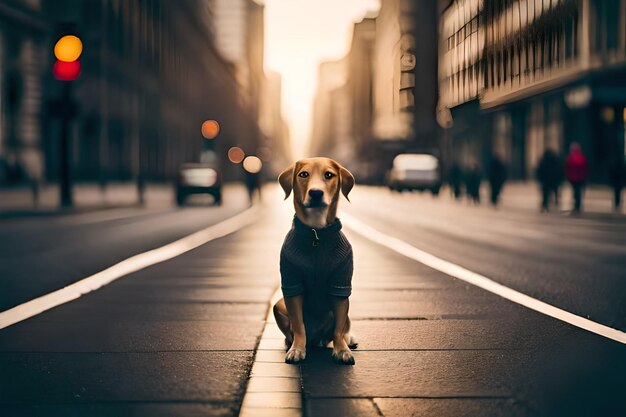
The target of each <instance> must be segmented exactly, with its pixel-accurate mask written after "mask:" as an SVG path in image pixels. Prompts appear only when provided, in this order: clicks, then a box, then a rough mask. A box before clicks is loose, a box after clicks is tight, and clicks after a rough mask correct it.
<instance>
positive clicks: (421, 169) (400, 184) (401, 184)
mask: <svg viewBox="0 0 626 417" xmlns="http://www.w3.org/2000/svg"><path fill="white" fill-rule="evenodd" d="M387 185H388V186H389V189H390V190H394V191H404V190H419V191H424V190H429V191H430V192H432V193H433V195H437V194H439V189H440V188H441V170H440V166H439V159H437V157H435V156H433V155H430V154H418V153H403V154H400V155H397V156H396V157H395V158H394V159H393V163H392V166H391V169H390V170H389V173H388V174H387Z"/></svg>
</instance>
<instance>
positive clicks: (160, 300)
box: [0, 185, 626, 417]
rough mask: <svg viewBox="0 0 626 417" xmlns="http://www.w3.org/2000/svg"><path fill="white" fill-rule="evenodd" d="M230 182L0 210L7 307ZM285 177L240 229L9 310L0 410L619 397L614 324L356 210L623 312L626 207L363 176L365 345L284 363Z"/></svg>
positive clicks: (381, 406) (522, 412)
mask: <svg viewBox="0 0 626 417" xmlns="http://www.w3.org/2000/svg"><path fill="white" fill-rule="evenodd" d="M227 191H228V192H227V193H225V197H224V205H223V206H221V207H209V206H193V207H186V208H183V209H178V208H172V207H170V206H167V205H164V206H162V207H157V208H150V209H141V208H128V209H123V210H122V211H121V210H120V209H115V210H110V211H109V212H107V211H102V212H93V213H85V214H74V215H66V216H56V217H55V216H45V217H29V218H17V219H3V220H2V221H0V238H1V240H0V242H2V243H1V244H0V245H1V249H0V256H1V260H0V276H1V277H2V280H1V281H0V286H1V287H0V295H1V306H0V310H1V311H5V310H8V309H10V308H12V307H15V306H17V305H20V304H22V303H24V302H27V301H29V300H32V299H34V298H36V297H39V296H41V295H44V294H47V293H50V292H53V291H56V290H59V289H61V288H63V287H64V286H66V285H69V284H71V283H74V282H77V281H79V280H81V279H83V278H86V277H88V276H90V275H92V274H95V273H96V272H98V271H100V270H102V269H104V268H107V267H109V266H112V265H114V264H116V263H118V262H120V261H122V260H124V259H127V258H129V257H131V256H134V255H137V254H140V253H144V252H146V251H148V250H150V249H154V248H158V247H161V246H163V245H165V244H168V243H171V242H173V241H176V240H178V239H181V238H183V237H184V236H187V235H189V234H191V233H193V232H196V231H198V230H200V229H203V228H206V227H207V226H211V225H216V224H219V223H220V222H222V221H223V220H225V219H227V218H231V217H233V216H234V215H236V214H238V213H241V212H244V211H245V210H247V208H248V202H247V196H246V195H245V191H244V190H243V189H242V188H238V187H233V188H229V189H228V190H227ZM444 191H446V190H444ZM281 193H282V192H279V188H278V187H277V186H275V185H270V186H267V187H266V188H265V189H264V192H263V203H262V204H260V205H257V206H255V207H253V208H252V210H254V211H253V212H252V213H254V216H255V220H254V221H253V222H252V223H251V224H249V225H242V227H241V228H240V229H239V230H237V231H235V232H234V233H232V234H229V235H227V236H225V237H220V238H215V239H211V240H209V241H208V242H207V243H205V244H202V245H201V246H199V247H197V248H195V249H192V250H189V251H188V252H186V253H183V254H181V255H179V256H175V257H173V258H172V259H169V260H166V261H164V262H160V263H155V264H153V265H151V266H148V267H146V268H144V269H141V270H139V271H137V272H134V273H131V274H129V275H125V276H120V277H119V279H117V280H115V281H114V282H112V283H111V284H109V285H106V286H105V287H103V288H101V289H98V290H96V291H93V292H90V293H88V294H85V295H83V296H82V297H80V298H78V299H76V300H74V301H70V302H67V303H64V304H61V305H58V306H57V307H55V308H53V309H50V310H48V311H44V312H43V313H41V314H38V315H35V316H34V317H32V318H29V319H27V320H24V321H20V322H17V323H15V324H13V325H10V326H8V327H6V328H4V329H2V330H0V368H1V369H2V370H3V371H2V373H1V374H0V414H2V415H7V416H31V415H32V416H48V415H50V416H52V415H55V416H56V415H63V416H73V415H76V416H79V415H80V416H83V415H90V416H91V415H96V416H98V415H102V416H105V415H106V416H109V415H116V416H126V415H151V416H160V415H163V416H165V415H167V416H172V415H181V416H182V415H185V416H196V415H198V416H200V415H215V416H222V415H224V416H227V415H237V414H238V413H241V414H240V415H242V416H249V415H272V416H283V415H285V416H288V415H289V416H296V415H305V416H349V415H358V416H370V415H371V416H381V415H382V416H386V417H388V416H407V415H412V416H426V415H429V416H430V415H437V416H459V415H467V416H470V415H471V416H476V415H488V416H560V415H564V416H574V415H576V416H578V415H580V416H604V415H606V416H617V415H624V414H626V401H625V400H624V397H623V392H624V390H625V389H626V382H625V381H626V380H625V379H624V377H623V376H624V374H625V373H626V347H625V346H624V344H623V343H620V342H617V341H614V340H610V339H608V338H606V337H603V336H600V335H598V334H595V333H593V332H590V331H587V330H583V329H580V328H578V327H575V326H573V325H571V324H568V323H565V322H563V321H561V320H557V319H555V318H552V317H550V316H548V315H545V314H542V313H540V312H537V311H533V310H530V309H528V308H526V307H523V306H521V305H519V304H517V303H514V302H511V301H508V300H506V299H504V298H501V297H499V296H498V295H495V294H493V293H491V292H488V291H485V290H483V289H480V288H477V287H475V286H473V285H470V284H468V283H466V282H464V281H461V280H459V279H456V278H453V277H451V276H449V275H446V274H444V273H442V272H440V271H438V270H436V269H433V268H430V267H427V266H425V265H423V264H421V263H419V262H416V261H415V260H413V259H410V258H408V257H406V256H403V255H402V254H400V253H398V252H397V251H394V250H391V249H390V248H389V247H385V246H383V245H381V244H379V243H380V242H376V240H375V239H373V238H372V237H368V236H367V233H362V232H361V231H359V230H355V229H354V225H355V224H358V223H355V222H354V221H352V222H351V221H350V220H351V219H352V220H358V221H360V222H361V223H363V224H366V225H367V226H369V227H371V228H373V229H376V230H377V231H378V232H381V233H384V234H386V235H388V236H390V237H394V238H397V239H400V240H402V241H404V242H406V243H408V244H410V245H412V246H414V247H415V248H418V249H420V250H422V251H425V252H427V253H429V254H431V255H434V256H435V257H438V258H440V259H442V260H445V261H448V262H451V263H453V264H455V265H458V266H460V267H463V268H466V269H468V270H470V271H472V272H475V273H478V274H481V275H482V276H484V277H487V278H489V279H491V280H493V281H495V282H497V283H499V284H502V285H504V286H506V287H508V288H511V289H514V290H517V291H519V292H521V293H523V294H526V295H528V296H530V297H532V298H534V299H536V300H539V301H543V302H545V303H547V304H550V305H552V306H554V307H558V308H560V309H563V310H566V311H568V312H571V313H574V314H576V315H578V316H580V317H584V318H588V319H590V320H591V321H594V322H596V323H598V324H601V325H605V326H609V327H612V328H615V329H618V330H621V331H622V332H623V331H625V330H626V304H625V301H624V297H623V294H624V291H625V290H626V284H624V282H623V277H624V275H625V274H624V273H625V271H626V264H625V263H624V259H626V237H625V236H626V235H625V233H624V232H625V231H626V217H624V216H621V215H608V214H607V215H602V214H583V215H581V216H580V217H575V216H568V215H565V214H563V213H548V214H540V213H539V212H538V210H536V208H529V209H517V210H514V209H510V208H508V207H507V206H506V204H505V205H504V206H503V207H502V208H500V209H493V208H491V207H488V206H487V205H482V206H471V205H469V204H468V203H466V202H465V201H461V202H457V201H453V200H452V199H451V198H450V197H449V196H448V194H447V193H446V192H442V195H441V196H440V197H439V198H434V197H432V196H430V195H429V194H426V193H425V194H420V193H392V192H390V191H389V190H387V189H386V188H380V187H365V186H361V187H359V186H357V187H356V188H355V190H354V191H353V193H352V194H351V195H350V199H351V201H352V203H348V202H346V201H345V200H343V201H342V202H341V206H340V208H341V210H343V211H341V210H340V218H343V217H342V216H344V217H345V222H344V229H343V230H344V233H345V234H346V236H347V237H348V239H349V240H350V242H351V244H352V246H353V248H354V254H355V274H354V279H353V288H354V290H353V295H352V296H351V298H350V317H351V319H352V322H353V329H354V331H355V333H356V335H357V338H358V340H359V347H358V349H357V350H356V351H355V359H356V365H355V366H354V367H342V366H338V365H335V364H333V362H332V361H331V358H330V350H328V349H322V348H319V349H312V350H311V351H310V352H309V355H308V357H307V360H306V361H305V362H304V363H303V364H302V365H300V366H294V365H287V364H285V363H283V357H284V348H283V340H282V337H281V335H280V334H279V333H278V332H277V329H276V328H275V324H274V323H272V322H271V318H270V319H269V321H268V323H267V324H266V318H267V317H268V311H269V307H270V299H271V298H272V297H273V296H274V297H275V296H276V290H277V289H278V287H279V282H280V278H279V272H278V255H279V250H280V245H281V244H282V240H283V238H284V235H285V234H286V232H287V231H288V229H289V227H290V224H291V220H292V216H293V207H292V202H291V200H288V201H283V195H282V194H281ZM503 198H504V200H505V202H506V194H505V195H504V197H503ZM351 225H352V226H351ZM0 314H1V313H0ZM300 392H301V394H300Z"/></svg>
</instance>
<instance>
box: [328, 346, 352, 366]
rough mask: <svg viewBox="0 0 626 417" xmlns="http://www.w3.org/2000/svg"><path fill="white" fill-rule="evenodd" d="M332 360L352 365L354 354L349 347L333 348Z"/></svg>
mask: <svg viewBox="0 0 626 417" xmlns="http://www.w3.org/2000/svg"><path fill="white" fill-rule="evenodd" d="M332 356H333V360H334V361H335V363H338V364H340V365H354V355H353V354H352V352H350V350H349V349H347V350H346V349H344V350H333V354H332Z"/></svg>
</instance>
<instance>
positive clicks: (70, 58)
mask: <svg viewBox="0 0 626 417" xmlns="http://www.w3.org/2000/svg"><path fill="white" fill-rule="evenodd" d="M82 52H83V43H82V41H81V40H80V38H79V37H77V36H75V35H65V36H62V37H61V38H60V39H59V40H58V41H57V42H56V44H55V45H54V56H55V57H56V59H57V60H56V62H55V63H54V65H53V66H52V74H53V75H54V78H56V79H57V80H61V81H74V80H76V79H77V78H78V77H79V76H80V70H81V68H80V61H79V60H78V58H80V55H81V54H82Z"/></svg>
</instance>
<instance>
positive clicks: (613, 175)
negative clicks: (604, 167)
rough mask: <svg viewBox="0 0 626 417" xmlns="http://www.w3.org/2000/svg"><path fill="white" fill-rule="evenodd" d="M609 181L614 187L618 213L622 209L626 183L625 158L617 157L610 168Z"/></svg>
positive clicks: (614, 200) (614, 198)
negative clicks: (623, 190)
mask: <svg viewBox="0 0 626 417" xmlns="http://www.w3.org/2000/svg"><path fill="white" fill-rule="evenodd" d="M609 179H610V181H611V187H613V208H614V209H615V210H616V211H617V210H619V209H620V208H621V207H622V188H624V182H626V167H625V166H624V157H622V156H617V157H615V159H614V160H613V162H612V163H611V165H610V166H609Z"/></svg>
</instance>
